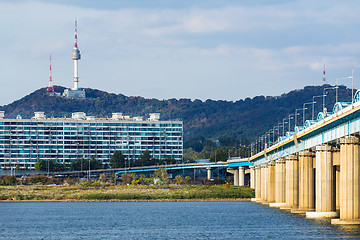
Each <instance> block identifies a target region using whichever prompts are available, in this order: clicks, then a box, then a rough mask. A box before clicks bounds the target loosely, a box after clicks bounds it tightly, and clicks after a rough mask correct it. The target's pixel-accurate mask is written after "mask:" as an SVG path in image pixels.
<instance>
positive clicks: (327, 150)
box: [306, 145, 338, 218]
mask: <svg viewBox="0 0 360 240" xmlns="http://www.w3.org/2000/svg"><path fill="white" fill-rule="evenodd" d="M333 150H334V149H333V148H332V147H331V146H329V145H320V146H316V171H315V174H316V182H315V193H316V195H315V212H307V213H306V217H307V218H325V217H337V216H338V212H336V205H335V204H336V203H335V184H334V170H333V159H332V158H333V156H332V152H333Z"/></svg>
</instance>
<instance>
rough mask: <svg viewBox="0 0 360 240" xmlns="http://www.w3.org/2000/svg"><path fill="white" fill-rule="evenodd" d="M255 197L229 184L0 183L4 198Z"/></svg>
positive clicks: (137, 198) (168, 198)
mask: <svg viewBox="0 0 360 240" xmlns="http://www.w3.org/2000/svg"><path fill="white" fill-rule="evenodd" d="M251 197H254V192H253V190H252V189H250V188H248V187H235V186H226V185H217V186H191V185H166V186H157V185H150V186H142V185H109V186H105V185H100V186H99V185H96V186H84V185H74V186H66V185H61V186H57V185H17V186H0V200H3V201H22V200H30V201H41V200H46V201H112V200H124V201H126V200H206V199H214V200H216V199H219V200H220V199H247V198H251Z"/></svg>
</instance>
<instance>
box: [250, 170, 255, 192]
mask: <svg viewBox="0 0 360 240" xmlns="http://www.w3.org/2000/svg"><path fill="white" fill-rule="evenodd" d="M250 188H255V168H254V167H250Z"/></svg>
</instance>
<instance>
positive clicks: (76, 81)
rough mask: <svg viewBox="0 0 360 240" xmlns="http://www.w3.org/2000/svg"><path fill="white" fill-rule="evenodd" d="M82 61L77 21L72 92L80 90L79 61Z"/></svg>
mask: <svg viewBox="0 0 360 240" xmlns="http://www.w3.org/2000/svg"><path fill="white" fill-rule="evenodd" d="M80 59H81V55H80V50H79V48H78V43H77V21H75V43H74V49H73V52H72V60H74V88H73V89H72V90H78V85H79V76H78V60H80Z"/></svg>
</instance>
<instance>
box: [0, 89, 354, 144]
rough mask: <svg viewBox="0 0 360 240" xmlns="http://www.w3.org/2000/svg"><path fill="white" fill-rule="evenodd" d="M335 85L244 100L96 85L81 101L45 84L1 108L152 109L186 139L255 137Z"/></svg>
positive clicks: (342, 96)
mask: <svg viewBox="0 0 360 240" xmlns="http://www.w3.org/2000/svg"><path fill="white" fill-rule="evenodd" d="M329 87H331V86H330V85H322V86H307V87H304V88H303V89H297V90H293V91H290V92H288V93H284V94H282V95H281V96H262V95H260V96H255V97H253V98H245V99H240V100H238V101H225V100H211V99H208V100H206V101H201V100H198V99H195V100H191V99H186V98H181V99H175V98H172V99H167V100H158V99H155V98H152V99H146V98H143V97H133V96H130V97H128V96H125V95H123V94H115V93H107V92H105V91H101V90H98V89H90V88H86V89H85V91H86V96H87V97H88V98H87V99H85V100H80V99H66V98H63V97H56V96H49V95H47V94H46V88H41V89H38V90H35V91H34V92H32V93H30V94H28V95H26V96H24V97H23V98H21V99H19V100H16V101H14V102H13V103H10V104H7V105H4V106H1V107H0V110H2V111H5V117H6V118H15V117H16V116H17V115H21V116H22V118H31V117H33V116H34V112H36V111H43V112H45V114H46V116H47V117H63V116H67V117H70V116H71V113H73V112H85V113H86V114H87V115H92V116H96V117H109V116H111V113H112V112H122V113H123V114H124V115H130V116H144V117H145V116H147V115H148V114H149V113H153V112H159V113H161V119H163V120H175V119H181V120H183V121H184V138H185V140H188V139H191V138H195V137H199V136H202V137H205V138H213V139H216V138H218V137H221V136H225V135H227V136H233V137H235V138H237V139H246V140H252V139H254V138H255V137H257V136H258V135H261V134H263V133H264V132H266V131H267V130H269V129H270V128H272V127H273V126H275V125H277V124H278V123H279V122H282V120H283V119H284V118H285V117H287V116H288V115H289V114H294V112H295V109H300V108H302V107H303V103H305V102H312V101H313V96H319V95H322V94H323V89H324V88H329ZM54 88H55V91H56V92H62V91H63V90H64V87H61V86H54ZM338 92H339V101H348V100H351V89H348V88H346V87H344V86H340V87H339V89H338ZM316 101H317V103H316V104H315V109H316V113H317V112H319V111H321V108H322V99H320V98H317V99H316ZM325 102H326V104H325V105H326V107H327V109H329V110H330V109H332V107H333V105H334V103H335V91H333V90H328V94H327V97H326V101H325ZM307 116H308V118H310V117H311V110H307ZM300 118H301V117H300ZM300 118H299V119H300ZM299 121H300V120H299ZM299 123H300V122H299Z"/></svg>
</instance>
